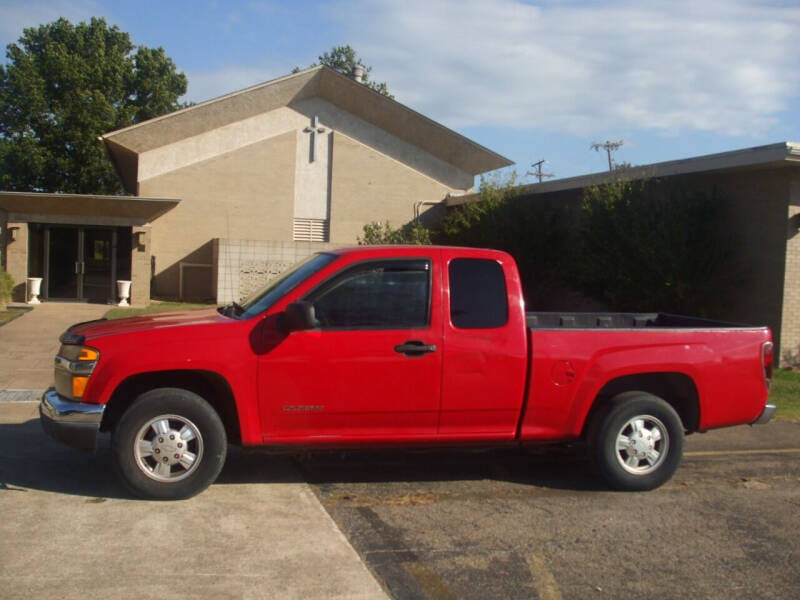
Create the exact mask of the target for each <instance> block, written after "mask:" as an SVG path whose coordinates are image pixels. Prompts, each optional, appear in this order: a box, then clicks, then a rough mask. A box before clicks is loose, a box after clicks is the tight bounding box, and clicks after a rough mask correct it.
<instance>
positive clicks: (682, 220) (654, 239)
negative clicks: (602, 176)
mask: <svg viewBox="0 0 800 600" xmlns="http://www.w3.org/2000/svg"><path fill="white" fill-rule="evenodd" d="M581 208H582V210H581V224H580V232H579V235H580V250H581V253H580V259H579V261H578V262H577V263H576V264H575V272H576V274H577V282H578V283H579V285H580V286H581V289H582V291H583V292H584V293H585V294H588V295H589V296H591V297H593V298H595V299H597V300H600V301H601V302H603V303H604V304H606V305H607V306H609V307H611V308H613V309H614V310H660V311H669V312H691V313H693V314H698V315H700V316H713V315H714V314H715V313H716V312H718V310H719V308H721V306H720V303H721V302H724V300H725V297H726V294H727V292H728V291H730V290H731V289H732V286H733V284H734V283H735V282H734V281H733V277H732V274H731V273H730V272H729V270H728V269H727V268H726V267H727V266H728V265H729V264H731V258H732V256H733V254H734V248H735V244H734V241H733V240H732V239H731V238H730V232H728V231H726V228H725V227H723V226H722V225H721V222H722V221H723V220H724V215H723V212H724V203H723V202H722V201H721V198H720V197H719V196H718V194H717V193H716V192H712V193H701V192H691V193H689V192H686V191H684V190H681V189H679V188H676V187H674V186H671V185H668V184H665V183H663V182H660V181H658V180H635V181H626V180H622V179H620V180H616V181H613V182H611V183H605V184H602V185H598V186H594V187H591V188H587V189H586V190H584V195H583V203H582V207H581Z"/></svg>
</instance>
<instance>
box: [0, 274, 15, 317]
mask: <svg viewBox="0 0 800 600" xmlns="http://www.w3.org/2000/svg"><path fill="white" fill-rule="evenodd" d="M13 292H14V279H13V278H12V277H11V275H9V274H8V273H7V272H6V271H3V270H0V310H6V308H7V307H8V301H9V300H10V299H11V294H12V293H13Z"/></svg>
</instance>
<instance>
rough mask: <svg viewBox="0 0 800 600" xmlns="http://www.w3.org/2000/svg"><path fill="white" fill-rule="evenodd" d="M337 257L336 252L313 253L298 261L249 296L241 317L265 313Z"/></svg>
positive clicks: (247, 317)
mask: <svg viewBox="0 0 800 600" xmlns="http://www.w3.org/2000/svg"><path fill="white" fill-rule="evenodd" d="M337 258H338V257H337V255H336V254H327V253H325V252H321V253H319V254H312V255H311V256H309V257H308V258H306V259H305V260H303V261H301V262H299V263H297V264H296V265H295V266H294V267H291V268H290V269H289V270H288V271H285V272H283V273H282V274H281V276H280V277H279V278H278V279H275V280H274V281H270V282H268V283H267V284H266V285H265V286H264V287H263V288H261V290H259V291H258V292H256V293H255V294H253V295H252V296H251V297H250V298H248V299H247V301H246V302H245V303H244V305H243V306H242V309H243V312H242V315H241V317H240V318H243V319H249V318H251V317H254V316H256V315H258V314H261V313H263V312H264V311H265V310H267V309H268V308H269V307H270V306H272V305H273V304H275V303H276V302H277V301H278V300H280V299H281V298H283V297H284V296H285V295H286V294H288V293H289V292H291V291H292V290H293V289H294V288H296V287H297V286H298V285H300V284H301V283H302V282H304V281H305V280H306V279H308V278H309V277H311V276H312V275H313V274H314V273H316V272H317V271H320V270H322V269H323V268H324V267H327V266H328V265H329V264H331V263H332V262H333V261H335V260H336V259H337Z"/></svg>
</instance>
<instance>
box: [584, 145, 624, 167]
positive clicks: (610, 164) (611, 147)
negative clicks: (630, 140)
mask: <svg viewBox="0 0 800 600" xmlns="http://www.w3.org/2000/svg"><path fill="white" fill-rule="evenodd" d="M624 143H625V140H619V141H616V142H609V141H608V140H606V141H605V143H603V144H601V143H599V142H594V143H593V144H592V145H591V149H592V150H594V151H596V152H600V148H602V149H603V150H605V151H606V154H607V155H608V170H609V171H613V170H614V161H613V160H612V159H611V153H612V152H616V151H617V150H619V149H620V147H621V146H622V145H623V144H624Z"/></svg>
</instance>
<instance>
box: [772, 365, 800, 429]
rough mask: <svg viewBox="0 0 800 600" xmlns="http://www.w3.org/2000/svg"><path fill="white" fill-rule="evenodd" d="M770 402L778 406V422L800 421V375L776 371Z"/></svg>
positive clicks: (792, 372) (793, 372)
mask: <svg viewBox="0 0 800 600" xmlns="http://www.w3.org/2000/svg"><path fill="white" fill-rule="evenodd" d="M769 401H770V402H772V403H773V404H775V405H777V407H778V412H777V413H776V415H775V419H776V420H778V421H800V373H797V372H795V371H782V370H776V371H775V373H774V375H773V377H772V386H771V387H770V389H769Z"/></svg>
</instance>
